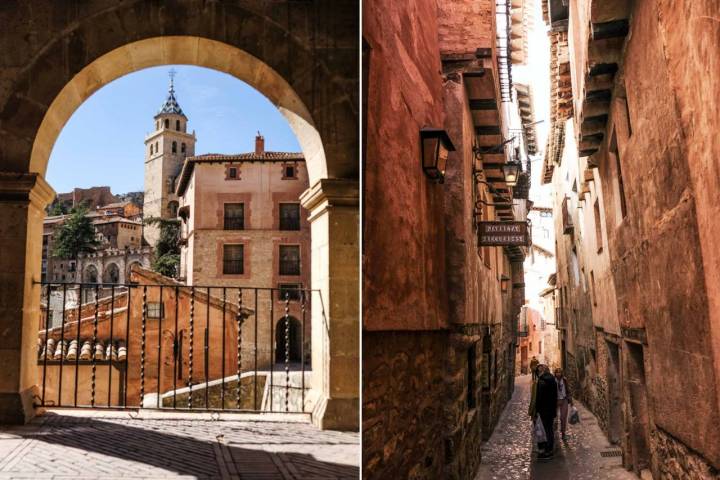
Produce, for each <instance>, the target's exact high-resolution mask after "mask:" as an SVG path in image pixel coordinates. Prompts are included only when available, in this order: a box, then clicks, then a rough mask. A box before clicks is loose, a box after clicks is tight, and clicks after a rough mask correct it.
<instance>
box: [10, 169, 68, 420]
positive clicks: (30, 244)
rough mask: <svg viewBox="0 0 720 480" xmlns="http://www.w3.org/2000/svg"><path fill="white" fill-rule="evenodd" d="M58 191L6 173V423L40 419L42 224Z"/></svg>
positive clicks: (38, 178)
mask: <svg viewBox="0 0 720 480" xmlns="http://www.w3.org/2000/svg"><path fill="white" fill-rule="evenodd" d="M54 197H55V192H54V191H53V189H52V188H51V187H50V186H49V185H48V184H47V182H45V180H44V179H43V178H42V177H41V176H39V175H38V174H35V173H11V172H0V245H2V253H0V371H1V372H2V375H0V424H22V423H24V422H27V421H28V420H29V419H30V418H32V417H33V416H34V415H35V408H34V406H33V402H34V396H35V395H37V394H38V388H37V383H38V378H39V377H38V369H37V358H38V352H37V345H38V343H37V341H38V340H37V339H38V328H39V318H40V285H39V284H37V283H35V282H39V281H40V275H41V270H40V267H41V257H42V225H43V219H44V218H45V207H46V206H47V204H48V203H49V202H50V201H51V200H52V199H53V198H54Z"/></svg>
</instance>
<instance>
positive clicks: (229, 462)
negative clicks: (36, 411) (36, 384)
mask: <svg viewBox="0 0 720 480" xmlns="http://www.w3.org/2000/svg"><path fill="white" fill-rule="evenodd" d="M52 417H53V414H51V413H50V414H48V415H47V419H46V421H45V423H44V424H39V425H37V424H36V425H33V424H30V425H28V426H26V427H18V428H13V429H8V430H6V431H7V432H8V433H12V434H14V435H17V436H19V437H22V438H28V439H34V440H36V441H38V442H43V443H45V444H48V445H49V446H55V445H59V446H63V447H68V448H69V449H78V450H79V451H81V452H78V451H74V452H73V451H70V450H68V452H67V453H68V458H58V461H59V462H65V463H70V462H73V459H76V460H77V459H79V460H80V463H82V462H84V461H87V462H88V465H82V464H78V463H73V466H75V467H77V469H78V470H79V471H81V472H83V474H84V475H88V474H90V473H91V472H92V471H93V470H94V466H95V465H97V464H98V459H97V458H95V459H93V458H91V457H90V456H88V455H85V454H84V453H83V452H82V451H84V452H88V453H96V454H100V455H103V456H108V457H114V458H118V459H122V460H127V461H130V462H138V463H141V464H144V465H147V466H150V467H155V468H159V469H163V470H167V471H170V472H175V473H177V474H179V475H191V476H195V477H198V478H239V477H241V478H256V477H262V478H283V479H284V478H328V479H330V478H337V479H345V478H347V479H350V478H352V479H357V478H358V477H359V467H357V466H350V465H343V464H338V463H332V462H327V461H321V460H318V459H317V458H316V457H315V456H313V455H311V454H308V453H300V452H298V451H294V450H302V448H295V449H293V447H291V446H289V444H292V445H298V442H303V441H304V440H307V442H306V443H305V447H306V448H305V450H308V449H309V448H315V449H323V447H325V448H327V446H328V443H322V441H319V442H313V441H312V433H313V432H307V434H305V435H301V436H300V437H299V438H291V439H290V442H288V441H285V442H282V441H279V440H280V439H279V438H277V439H272V440H270V441H267V442H264V441H255V442H253V441H252V440H251V441H248V442H245V441H244V438H242V437H241V438H240V441H241V443H242V444H243V446H239V445H234V444H233V439H232V438H231V439H230V441H226V440H225V438H224V437H226V436H228V437H232V435H231V433H232V432H233V431H234V430H237V432H239V433H240V432H241V431H244V434H245V435H246V436H247V435H248V434H250V435H252V434H253V432H252V431H250V432H248V431H247V429H246V428H240V429H234V428H233V425H232V424H228V425H227V426H222V428H217V427H218V422H209V421H208V422H207V424H212V429H213V430H215V429H216V430H217V433H221V432H224V433H225V435H223V434H222V433H221V434H219V435H216V438H215V439H214V440H213V439H212V437H213V433H214V432H213V431H208V430H209V429H205V428H203V426H202V423H203V422H198V421H190V423H191V424H190V425H188V422H187V421H183V420H177V421H176V422H177V423H178V425H182V426H183V427H184V431H185V432H186V433H188V434H190V435H192V434H193V431H194V429H195V428H199V429H201V430H202V431H200V432H198V437H202V436H203V434H205V438H197V437H191V436H184V435H178V434H175V433H171V432H169V431H163V430H159V429H158V428H157V427H158V426H162V427H167V424H168V423H172V422H163V423H155V424H152V422H149V423H148V424H147V425H146V426H145V427H139V426H133V425H128V424H127V423H126V422H127V421H125V423H120V422H112V421H106V420H102V419H94V418H81V419H75V420H65V419H57V420H63V421H59V422H53V420H55V419H53V418H52ZM143 421H144V420H132V422H143ZM193 424H196V425H193ZM263 425H265V426H266V425H268V424H267V423H263ZM270 425H272V424H270ZM277 425H278V426H279V427H280V426H283V425H284V424H281V423H278V424H277ZM152 427H156V428H152ZM310 428H311V427H309V428H308V430H310ZM271 429H272V427H267V430H271ZM268 435H272V433H271V432H265V431H263V432H262V434H261V436H263V437H266V438H267V437H268ZM248 438H249V437H248ZM246 443H247V444H253V443H254V444H256V445H258V448H257V449H253V448H247V446H246V445H245V444H246ZM344 444H345V445H348V444H350V443H347V442H345V443H344ZM352 444H353V445H356V444H355V443H352ZM301 445H302V444H301ZM332 445H343V442H336V443H332ZM35 448H42V447H41V446H37V445H36V446H35ZM358 449H359V445H358ZM56 452H57V455H58V456H61V455H62V450H56ZM44 453H45V454H46V455H48V454H52V452H51V449H46V450H45V451H44ZM29 455H33V453H32V452H30V453H29ZM0 460H2V459H0ZM50 461H52V460H50ZM118 466H119V467H120V466H123V464H122V463H118ZM105 467H106V468H108V467H110V468H111V467H112V461H110V462H108V464H106V465H105ZM137 467H138V468H139V469H141V468H142V466H141V465H138V466H137ZM127 468H133V465H132V464H128V465H127ZM14 469H22V463H21V462H20V463H18V464H17V465H16V466H15V468H14ZM118 473H120V472H118ZM123 473H126V474H127V473H135V472H123ZM97 475H98V478H107V474H105V473H103V471H102V470H98V471H97Z"/></svg>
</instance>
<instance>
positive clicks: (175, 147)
mask: <svg viewBox="0 0 720 480" xmlns="http://www.w3.org/2000/svg"><path fill="white" fill-rule="evenodd" d="M172 153H177V142H173V143H172Z"/></svg>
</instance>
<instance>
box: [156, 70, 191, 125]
mask: <svg viewBox="0 0 720 480" xmlns="http://www.w3.org/2000/svg"><path fill="white" fill-rule="evenodd" d="M175 75H177V72H176V71H175V69H174V68H171V69H170V71H169V72H168V76H169V77H170V85H169V88H168V94H167V98H166V99H165V102H163V104H162V105H161V106H160V111H159V112H158V113H157V114H158V115H162V114H164V113H172V114H176V115H182V116H183V117H184V116H185V114H184V113H183V111H182V109H181V108H180V105H179V104H178V101H177V99H176V98H175Z"/></svg>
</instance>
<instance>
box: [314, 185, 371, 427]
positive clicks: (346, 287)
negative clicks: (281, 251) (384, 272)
mask: <svg viewBox="0 0 720 480" xmlns="http://www.w3.org/2000/svg"><path fill="white" fill-rule="evenodd" d="M300 201H301V202H302V205H303V207H305V208H306V209H307V210H308V211H309V212H310V231H311V252H312V253H311V256H312V259H311V260H312V262H311V263H312V267H311V274H312V280H311V286H312V288H313V290H319V292H320V293H319V294H318V293H315V292H313V294H312V371H313V374H312V381H311V387H312V390H313V392H312V393H313V395H312V397H313V398H315V399H316V403H315V407H314V409H313V412H312V418H313V422H314V423H315V425H317V426H319V427H320V428H323V429H337V430H358V429H359V418H360V417H359V408H360V396H359V389H360V332H359V326H360V322H359V293H360V292H359V288H360V286H359V285H360V284H359V277H360V269H359V242H358V222H359V211H358V183H357V181H355V180H340V179H322V180H319V181H318V182H316V183H315V184H314V185H312V186H311V187H310V188H309V189H308V190H307V191H305V193H303V194H302V196H301V197H300Z"/></svg>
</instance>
